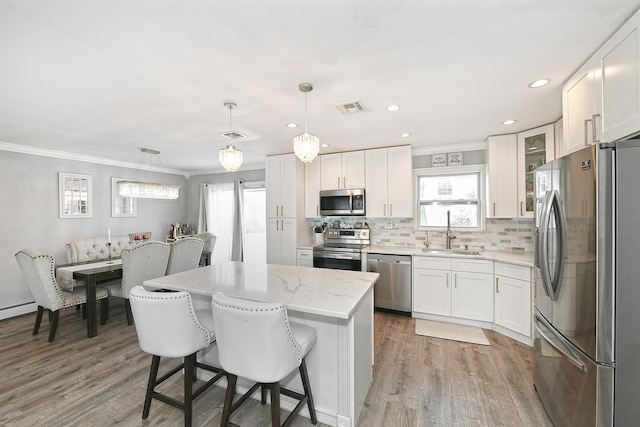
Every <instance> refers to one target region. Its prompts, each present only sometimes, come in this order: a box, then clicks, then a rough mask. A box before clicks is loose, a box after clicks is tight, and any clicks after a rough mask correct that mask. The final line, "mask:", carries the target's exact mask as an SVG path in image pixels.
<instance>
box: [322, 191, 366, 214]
mask: <svg viewBox="0 0 640 427" xmlns="http://www.w3.org/2000/svg"><path fill="white" fill-rule="evenodd" d="M364 214H365V199H364V188H352V189H343V190H323V191H321V192H320V215H322V216H329V215H336V216H346V215H364Z"/></svg>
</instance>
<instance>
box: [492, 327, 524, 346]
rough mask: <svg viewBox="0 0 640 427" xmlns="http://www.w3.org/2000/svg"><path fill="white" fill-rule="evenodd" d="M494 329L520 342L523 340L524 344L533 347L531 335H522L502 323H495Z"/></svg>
mask: <svg viewBox="0 0 640 427" xmlns="http://www.w3.org/2000/svg"><path fill="white" fill-rule="evenodd" d="M493 330H494V331H496V332H498V333H500V334H502V335H505V336H507V337H509V338H511V339H513V340H516V341H518V342H521V343H522V344H526V345H528V346H529V347H533V339H532V338H531V337H528V336H526V335H522V334H521V333H519V332H514V331H512V330H511V329H507V328H505V327H503V326H500V325H496V324H495V323H494V324H493Z"/></svg>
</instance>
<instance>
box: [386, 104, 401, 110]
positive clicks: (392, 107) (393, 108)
mask: <svg viewBox="0 0 640 427" xmlns="http://www.w3.org/2000/svg"><path fill="white" fill-rule="evenodd" d="M399 109H400V106H399V105H397V104H391V105H389V106H388V107H387V111H398V110H399Z"/></svg>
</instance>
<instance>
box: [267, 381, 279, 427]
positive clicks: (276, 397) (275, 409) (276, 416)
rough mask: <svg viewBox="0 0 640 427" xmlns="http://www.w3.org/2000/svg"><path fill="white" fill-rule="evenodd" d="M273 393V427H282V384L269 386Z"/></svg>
mask: <svg viewBox="0 0 640 427" xmlns="http://www.w3.org/2000/svg"><path fill="white" fill-rule="evenodd" d="M269 391H270V392H271V427H280V383H271V384H269Z"/></svg>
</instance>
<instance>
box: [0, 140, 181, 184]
mask: <svg viewBox="0 0 640 427" xmlns="http://www.w3.org/2000/svg"><path fill="white" fill-rule="evenodd" d="M0 150H2V151H12V152H14V153H22V154H29V155H32V156H43V157H52V158H55V159H64V160H74V161H76V162H85V163H96V164H100V165H107V166H117V167H122V168H129V169H138V167H139V165H138V163H131V162H122V161H118V160H110V159H105V158H104V157H95V156H86V155H84V154H75V153H68V152H66V151H58V150H50V149H48V148H38V147H30V146H28V145H19V144H10V143H8V142H0ZM145 170H151V171H152V172H160V173H169V174H172V175H182V176H184V177H185V178H186V179H189V178H190V177H191V175H193V173H192V172H187V171H183V170H179V169H169V168H160V167H157V166H151V167H149V168H148V169H145Z"/></svg>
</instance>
